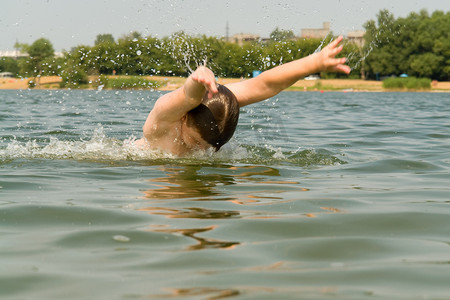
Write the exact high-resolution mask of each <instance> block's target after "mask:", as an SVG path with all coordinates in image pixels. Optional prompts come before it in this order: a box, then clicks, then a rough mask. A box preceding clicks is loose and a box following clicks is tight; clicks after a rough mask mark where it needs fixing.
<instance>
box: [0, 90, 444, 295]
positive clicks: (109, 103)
mask: <svg viewBox="0 0 450 300" xmlns="http://www.w3.org/2000/svg"><path fill="white" fill-rule="evenodd" d="M159 95H160V93H158V92H150V91H134V92H115V91H101V92H97V91H0V107H1V109H0V298H1V299H166V298H167V299H178V298H179V299H220V298H232V299H234V298H235V299H450V285H449V282H450V281H449V278H450V266H449V262H450V248H449V246H450V209H449V200H450V184H449V183H450V172H449V170H450V154H449V153H450V141H449V138H450V118H449V114H450V95H449V94H434V93H309V92H308V93H303V92H285V93H282V94H280V95H279V96H277V97H276V98H272V99H269V100H268V101H265V102H263V103H259V104H256V105H253V106H249V107H245V108H244V109H243V110H242V112H241V119H240V122H239V125H238V129H237V133H236V135H235V137H234V138H233V140H232V142H231V143H230V144H228V145H227V146H225V147H224V148H223V149H222V150H221V151H220V152H219V153H216V154H212V153H203V154H197V155H195V156H194V157H189V158H182V159H180V158H178V159H177V158H173V157H171V156H170V155H167V154H162V153H155V152H143V151H142V150H139V149H137V148H136V147H134V145H133V140H134V139H135V138H139V137H140V135H141V127H142V125H143V122H144V121H145V118H146V116H147V114H148V112H149V110H150V109H151V107H152V106H153V103H154V102H155V100H156V99H157V97H158V96H159Z"/></svg>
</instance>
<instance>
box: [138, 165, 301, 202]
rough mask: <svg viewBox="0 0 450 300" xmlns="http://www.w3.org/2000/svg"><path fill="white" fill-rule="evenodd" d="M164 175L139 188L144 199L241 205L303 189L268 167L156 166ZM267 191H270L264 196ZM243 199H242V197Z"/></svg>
mask: <svg viewBox="0 0 450 300" xmlns="http://www.w3.org/2000/svg"><path fill="white" fill-rule="evenodd" d="M159 168H160V170H161V171H163V172H164V174H165V176H162V177H156V178H151V179H149V180H148V181H149V183H150V184H151V185H152V186H153V188H151V189H148V190H145V191H143V194H144V198H145V199H153V200H165V199H195V200H197V201H198V200H209V201H217V200H228V201H233V202H235V203H239V204H244V203H247V202H258V200H261V201H265V200H267V199H272V200H281V199H283V197H282V196H273V194H282V193H284V192H286V191H287V187H288V186H289V189H292V188H294V189H296V190H297V191H307V190H308V189H305V188H301V187H300V186H299V182H297V181H286V180H277V179H278V178H279V177H281V176H282V175H281V174H280V170H278V169H276V168H273V167H268V166H228V165H220V166H201V165H177V166H160V167H159ZM249 183H250V184H251V188H248V189H247V190H246V191H245V192H241V193H236V191H233V192H231V191H230V192H227V190H228V189H227V188H225V187H226V186H230V185H236V184H239V185H241V186H242V185H246V186H248V184H249ZM267 194H272V196H268V195H267ZM243 197H244V198H245V199H242V198H243Z"/></svg>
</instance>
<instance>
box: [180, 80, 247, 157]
mask: <svg viewBox="0 0 450 300" xmlns="http://www.w3.org/2000/svg"><path fill="white" fill-rule="evenodd" d="M217 89H218V91H219V92H218V93H217V94H215V95H213V97H211V98H210V99H208V96H207V94H205V96H204V97H203V100H202V103H201V104H200V105H199V106H197V107H196V108H194V109H192V110H190V111H189V112H188V113H187V119H186V122H187V126H189V127H192V128H194V129H196V130H197V131H198V132H199V134H200V136H201V138H202V139H203V140H205V141H206V142H207V143H208V144H210V145H211V146H212V147H214V148H215V150H216V151H218V150H219V149H220V147H222V146H223V145H224V144H225V143H227V142H228V141H229V140H230V139H231V137H232V136H233V134H234V131H235V130H236V126H237V123H238V119H239V104H238V102H237V99H236V96H235V95H234V94H233V93H232V92H231V91H230V90H229V89H228V88H227V87H225V86H223V85H218V86H217Z"/></svg>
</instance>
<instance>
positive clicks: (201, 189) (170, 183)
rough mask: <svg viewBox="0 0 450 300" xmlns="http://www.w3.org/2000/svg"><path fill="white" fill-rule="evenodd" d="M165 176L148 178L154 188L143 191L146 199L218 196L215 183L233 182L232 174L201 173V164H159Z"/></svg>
mask: <svg viewBox="0 0 450 300" xmlns="http://www.w3.org/2000/svg"><path fill="white" fill-rule="evenodd" d="M160 169H161V171H163V172H164V173H165V174H166V176H163V177H156V178H151V179H149V182H150V184H151V185H152V186H154V187H155V188H154V189H149V190H146V191H144V197H145V198H147V199H180V198H199V197H218V196H220V195H221V194H222V193H221V192H220V191H219V190H217V189H215V187H216V186H217V185H230V184H234V178H233V176H230V175H226V174H201V173H200V171H201V170H202V166H192V165H184V166H183V165H180V166H161V167H160Z"/></svg>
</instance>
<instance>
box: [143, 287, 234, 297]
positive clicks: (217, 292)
mask: <svg viewBox="0 0 450 300" xmlns="http://www.w3.org/2000/svg"><path fill="white" fill-rule="evenodd" d="M239 295H240V292H239V290H237V289H217V288H210V287H195V288H186V289H170V291H169V292H168V293H167V294H159V295H148V297H149V298H157V299H165V298H171V299H172V298H186V297H189V298H191V297H207V298H206V299H223V298H228V297H235V296H239Z"/></svg>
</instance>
